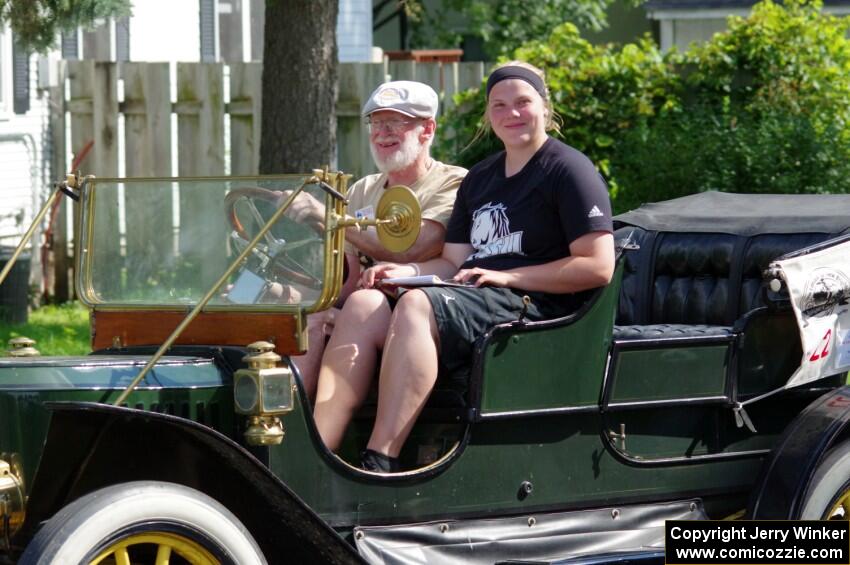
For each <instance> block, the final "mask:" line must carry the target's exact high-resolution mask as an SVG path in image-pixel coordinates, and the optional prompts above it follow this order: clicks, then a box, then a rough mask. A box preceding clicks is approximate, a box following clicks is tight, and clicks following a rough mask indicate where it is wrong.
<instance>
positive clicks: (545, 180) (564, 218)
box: [446, 138, 613, 302]
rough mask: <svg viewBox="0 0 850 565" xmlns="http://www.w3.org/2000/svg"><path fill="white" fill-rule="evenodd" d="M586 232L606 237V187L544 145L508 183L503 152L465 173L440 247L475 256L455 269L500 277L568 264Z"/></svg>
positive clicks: (584, 164) (578, 156)
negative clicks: (468, 248)
mask: <svg viewBox="0 0 850 565" xmlns="http://www.w3.org/2000/svg"><path fill="white" fill-rule="evenodd" d="M594 231H607V232H612V231H613V225H612V221H611V201H610V199H609V197H608V187H607V185H606V183H605V181H604V180H603V178H602V177H601V176H600V174H599V172H598V171H597V170H596V167H594V166H593V163H592V162H591V161H590V159H588V158H587V157H586V156H585V155H584V154H583V153H581V152H580V151H578V150H576V149H573V148H572V147H570V146H568V145H566V144H564V143H562V142H560V141H558V140H556V139H554V138H549V139H548V140H546V142H545V143H544V144H543V146H542V147H541V148H540V149H538V150H537V153H535V154H534V156H533V157H532V158H531V159H530V160H529V161H528V163H526V165H525V166H524V167H523V168H522V170H521V171H520V172H518V173H517V174H515V175H513V176H511V177H507V178H506V177H505V152H504V151H502V152H500V153H497V154H496V155H493V156H491V157H489V158H487V159H485V160H484V161H482V162H480V163H478V164H477V165H475V166H474V167H472V169H470V171H469V173H468V174H467V175H466V177H465V178H464V179H463V182H462V183H461V185H460V188H459V189H458V193H457V200H456V201H455V206H454V210H453V211H452V216H451V219H450V220H449V225H448V228H447V231H446V242H447V243H467V244H471V245H472V246H473V247H474V248H475V252H474V253H473V254H472V255H470V257H469V258H468V259H467V260H466V262H465V263H464V264H463V266H462V268H464V269H466V268H471V267H481V268H483V269H493V270H497V271H504V270H507V269H512V268H515V267H525V266H529V265H539V264H542V263H548V262H550V261H555V260H557V259H561V258H564V257H568V256H569V255H570V247H569V246H570V243H572V242H573V241H575V240H576V239H578V238H579V237H581V236H583V235H585V234H587V233H590V232H594ZM559 302H564V301H561V300H559ZM568 302H573V301H568Z"/></svg>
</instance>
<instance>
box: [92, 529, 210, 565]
mask: <svg viewBox="0 0 850 565" xmlns="http://www.w3.org/2000/svg"><path fill="white" fill-rule="evenodd" d="M151 556H152V557H153V558H154V559H155V561H152V563H155V565H173V564H174V563H190V564H191V565H220V563H221V562H220V561H219V560H218V559H216V558H215V557H213V555H212V554H211V553H210V552H209V551H207V550H206V549H204V547H203V546H201V545H200V544H199V543H197V542H195V541H193V540H191V539H187V538H185V537H183V536H179V535H177V534H171V533H168V532H148V533H144V534H131V535H129V536H127V537H126V538H124V539H122V540H119V541H117V542H115V543H113V544H111V545H110V546H109V547H107V548H106V549H105V550H103V551H102V552H101V553H100V554H99V555H98V556H97V557H95V558H94V559H92V560H91V562H90V563H89V565H113V564H114V565H131V564H133V563H140V562H144V563H148V562H151V561H149V558H150V557H151ZM140 559H142V560H143V561H139V560H140Z"/></svg>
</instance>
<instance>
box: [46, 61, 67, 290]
mask: <svg viewBox="0 0 850 565" xmlns="http://www.w3.org/2000/svg"><path fill="white" fill-rule="evenodd" d="M56 65H57V78H58V85H57V86H53V87H51V88H50V90H49V92H48V99H49V100H50V104H49V106H50V117H49V120H50V144H51V153H50V174H51V175H52V177H53V180H54V181H61V180H63V179H64V178H65V174H66V173H67V172H68V167H67V165H66V163H65V151H66V148H65V73H66V69H65V61H57V63H56ZM67 210H68V204H67V198H61V199H60V200H59V203H58V205H57V209H56V215H55V217H54V220H53V225H52V229H51V233H52V239H51V242H50V243H51V253H52V256H53V265H52V266H51V268H50V269H49V270H48V271H47V272H48V280H47V281H45V285H44V286H45V294H47V296H48V297H51V299H52V300H53V301H55V302H60V303H61V302H67V301H69V300H71V298H73V289H72V285H70V284H69V283H70V281H71V280H72V279H71V278H70V277H71V272H72V271H71V269H72V266H71V261H70V260H69V259H70V258H69V256H68V220H67V216H66V214H67Z"/></svg>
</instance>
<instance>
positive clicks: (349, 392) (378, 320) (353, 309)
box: [313, 290, 392, 451]
mask: <svg viewBox="0 0 850 565" xmlns="http://www.w3.org/2000/svg"><path fill="white" fill-rule="evenodd" d="M391 315H392V313H391V311H390V306H389V303H388V302H387V298H386V296H384V293H382V292H380V291H378V290H360V291H357V292H355V293H354V294H352V295H351V296H350V297H349V298H348V300H347V301H346V302H345V306H344V307H343V308H342V312H340V314H339V316H338V317H337V319H336V324H335V326H336V327H335V329H334V332H333V334H332V335H331V339H330V341H329V342H328V346H327V348H326V349H325V355H324V357H323V358H322V366H321V369H320V370H319V384H318V390H317V394H316V408H315V411H314V412H313V415H314V418H315V421H316V428H317V429H318V430H319V435H321V436H322V440H324V442H325V445H326V446H327V447H328V449H330V450H331V451H336V450H337V449H338V448H339V444H340V443H341V442H342V438H343V435H344V434H345V428H346V427H347V426H348V423H349V422H350V421H351V418H352V416H353V415H354V411H355V410H357V408H359V407H360V405H361V404H363V401H364V400H365V399H366V395H367V394H368V393H369V385H370V384H371V383H372V379H373V377H374V376H375V369H376V366H377V361H378V352H379V351H380V350H381V349H382V348H383V346H384V338H385V336H386V333H387V329H388V328H389V324H390V317H391Z"/></svg>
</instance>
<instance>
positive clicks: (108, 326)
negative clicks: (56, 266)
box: [91, 310, 303, 355]
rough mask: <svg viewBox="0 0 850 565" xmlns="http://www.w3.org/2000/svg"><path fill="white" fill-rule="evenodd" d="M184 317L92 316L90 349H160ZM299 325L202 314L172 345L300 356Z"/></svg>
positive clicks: (288, 317) (253, 316) (275, 318)
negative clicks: (259, 345)
mask: <svg viewBox="0 0 850 565" xmlns="http://www.w3.org/2000/svg"><path fill="white" fill-rule="evenodd" d="M185 317H186V313H185V312H170V311H163V310H138V311H130V312H127V311H124V312H111V311H98V310H94V311H92V313H91V335H92V339H91V341H92V348H93V349H94V350H98V349H106V348H109V347H116V346H117V347H128V346H133V345H162V344H163V343H164V342H165V340H166V339H168V336H170V335H171V332H173V331H174V329H175V328H176V327H177V326H178V325H179V324H180V322H182V321H183V319H184V318H185ZM297 334H298V324H297V320H296V316H295V315H292V314H269V313H250V312H201V313H200V314H198V317H197V318H195V319H194V320H192V323H191V324H189V326H188V327H187V328H186V330H185V331H184V332H183V333H182V334H181V335H180V337H178V338H177V341H175V342H174V345H236V346H243V347H244V346H246V345H248V344H249V343H253V342H255V341H261V340H265V341H270V342H272V343H274V344H275V351H276V352H277V353H278V354H279V355H297V354H299V353H303V351H301V350H300V348H299V340H298V335H297Z"/></svg>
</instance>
